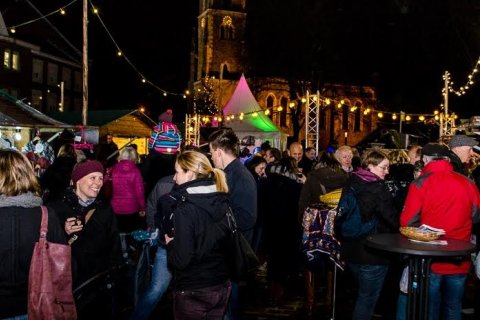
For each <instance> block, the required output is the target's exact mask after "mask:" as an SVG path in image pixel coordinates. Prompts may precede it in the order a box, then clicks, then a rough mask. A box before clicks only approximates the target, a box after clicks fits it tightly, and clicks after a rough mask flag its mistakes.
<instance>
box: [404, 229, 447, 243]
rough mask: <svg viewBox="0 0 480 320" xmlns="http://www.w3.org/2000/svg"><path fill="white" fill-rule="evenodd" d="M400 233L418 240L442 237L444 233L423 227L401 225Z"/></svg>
mask: <svg viewBox="0 0 480 320" xmlns="http://www.w3.org/2000/svg"><path fill="white" fill-rule="evenodd" d="M400 233H401V234H402V235H404V236H405V237H407V238H409V239H413V240H418V241H432V240H437V239H438V238H440V236H441V235H442V233H440V232H435V231H432V230H429V229H428V228H422V227H418V228H417V227H400Z"/></svg>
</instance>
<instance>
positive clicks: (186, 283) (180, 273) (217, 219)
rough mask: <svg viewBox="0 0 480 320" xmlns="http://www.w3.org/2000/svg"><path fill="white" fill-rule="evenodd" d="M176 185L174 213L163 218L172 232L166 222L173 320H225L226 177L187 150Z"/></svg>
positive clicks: (177, 169)
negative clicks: (172, 285)
mask: <svg viewBox="0 0 480 320" xmlns="http://www.w3.org/2000/svg"><path fill="white" fill-rule="evenodd" d="M174 180H175V183H176V186H175V187H174V189H173V190H172V192H171V193H170V197H171V198H172V199H174V201H175V203H174V205H173V206H171V207H172V208H174V209H173V210H172V212H171V214H170V215H169V214H167V215H164V216H166V217H168V216H171V217H172V218H173V228H171V227H169V226H168V223H165V224H164V225H163V228H162V233H163V234H165V236H164V238H165V243H166V247H167V257H168V264H169V266H171V268H172V271H173V275H174V313H175V318H176V319H192V320H193V319H195V320H196V319H223V315H224V313H225V309H226V306H227V301H228V297H229V295H230V290H231V284H230V280H229V272H228V264H227V259H226V257H227V253H228V246H226V245H225V244H226V243H228V239H229V237H230V232H231V231H230V229H229V227H228V222H227V217H226V213H227V211H228V210H229V198H228V194H227V192H228V187H227V181H226V178H225V174H224V173H223V171H222V170H220V169H217V168H213V167H212V165H211V163H210V161H209V160H208V158H207V157H206V156H205V155H203V154H202V153H200V152H197V151H186V152H183V153H181V154H179V155H178V156H177V160H176V162H175V176H174Z"/></svg>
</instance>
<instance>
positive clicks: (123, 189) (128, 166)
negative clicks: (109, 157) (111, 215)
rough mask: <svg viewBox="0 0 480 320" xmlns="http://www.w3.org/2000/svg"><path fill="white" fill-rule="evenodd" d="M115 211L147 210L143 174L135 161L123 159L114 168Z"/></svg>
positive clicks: (125, 212)
mask: <svg viewBox="0 0 480 320" xmlns="http://www.w3.org/2000/svg"><path fill="white" fill-rule="evenodd" d="M112 188H113V189H112V200H111V205H112V209H113V212H115V213H116V214H132V213H137V212H139V211H145V195H144V188H143V180H142V174H141V173H140V170H139V169H138V168H137V165H136V164H135V162H133V161H131V160H121V161H120V162H118V163H117V164H116V165H115V166H114V167H113V170H112Z"/></svg>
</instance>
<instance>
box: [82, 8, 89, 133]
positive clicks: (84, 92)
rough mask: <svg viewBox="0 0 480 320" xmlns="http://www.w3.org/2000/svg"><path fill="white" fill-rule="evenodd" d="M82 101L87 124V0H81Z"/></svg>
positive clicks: (83, 118) (83, 116)
mask: <svg viewBox="0 0 480 320" xmlns="http://www.w3.org/2000/svg"><path fill="white" fill-rule="evenodd" d="M82 62H83V103H82V124H83V125H84V126H86V125H87V113H88V0H83V51H82Z"/></svg>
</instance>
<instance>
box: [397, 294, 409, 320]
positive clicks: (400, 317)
mask: <svg viewBox="0 0 480 320" xmlns="http://www.w3.org/2000/svg"><path fill="white" fill-rule="evenodd" d="M397 301H398V302H397V318H396V319H397V320H405V319H407V302H408V296H407V294H405V293H403V292H400V293H399V294H398V300H397Z"/></svg>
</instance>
